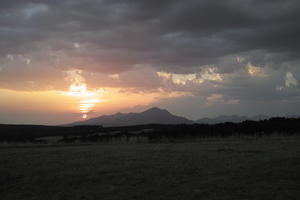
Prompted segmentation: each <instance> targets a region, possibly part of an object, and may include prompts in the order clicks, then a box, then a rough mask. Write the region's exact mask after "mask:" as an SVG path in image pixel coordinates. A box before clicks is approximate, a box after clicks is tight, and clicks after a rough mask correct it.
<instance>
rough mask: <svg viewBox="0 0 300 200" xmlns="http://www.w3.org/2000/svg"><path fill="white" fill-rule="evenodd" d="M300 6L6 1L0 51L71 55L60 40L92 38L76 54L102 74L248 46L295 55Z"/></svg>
mask: <svg viewBox="0 0 300 200" xmlns="http://www.w3.org/2000/svg"><path fill="white" fill-rule="evenodd" d="M299 9H300V3H299V1H293V0H289V1H283V0H277V1H276V0H275V1H269V0H264V1H255V0H246V1H237V0H228V1H216V0H209V1H208V0H202V1H196V0H190V1H179V0H178V1H177V0H169V1H149V0H147V1H146V0H139V1H138V0H127V1H126V0H125V1H124V0H122V1H121V0H109V1H108V0H107V1H105V0H103V1H95V0H94V1H79V0H72V1H71V0H61V1H58V0H57V1H56V0H54V1H45V0H44V1H43V0H40V1H38V0H36V1H34V0H32V1H26V0H24V1H5V0H4V1H1V3H0V15H1V17H0V36H1V38H2V39H1V47H0V53H1V54H2V55H3V56H5V55H6V54H8V53H9V54H14V53H19V54H21V53H26V52H38V51H40V49H43V48H46V47H48V48H49V49H51V50H54V51H57V50H64V51H66V52H67V55H68V56H69V57H72V56H75V55H74V52H73V50H72V46H71V45H69V46H68V45H64V43H67V42H70V43H73V42H77V43H84V44H90V45H92V46H93V49H91V51H93V52H89V51H88V50H87V51H85V52H81V55H76V56H81V57H84V58H88V59H90V60H94V61H95V62H98V63H99V66H98V67H94V68H93V69H92V70H99V71H102V72H110V70H112V71H114V72H117V71H123V70H126V69H128V68H131V67H132V66H134V65H136V64H148V65H153V66H154V67H156V68H158V69H160V70H166V71H173V72H188V71H192V70H193V69H194V68H195V67H198V66H201V65H204V64H215V63H217V59H218V58H219V57H223V56H226V55H232V54H239V53H242V52H250V51H253V50H264V51H265V52H266V53H283V54H285V55H286V56H289V58H298V57H297V56H298V55H299V49H300V41H299V40H300V39H299V38H300V37H298V35H299V33H300V28H299V26H298V23H297V19H299V18H300V16H299V15H300V14H299V12H298V11H299ZM57 41H58V42H57ZM60 41H64V42H60ZM295 55H296V56H295ZM103 65H105V66H108V67H109V68H110V70H108V69H107V68H103V67H101V66H103Z"/></svg>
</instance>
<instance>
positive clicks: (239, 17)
mask: <svg viewBox="0 0 300 200" xmlns="http://www.w3.org/2000/svg"><path fill="white" fill-rule="evenodd" d="M299 10H300V1H298V0H243V1H240V0H222V1H219V0H187V1H182V0H163V1H151V0H85V1H83V0H51V1H50V0H22V1H19V0H1V1H0V123H19V124H20V123H21V124H63V123H68V122H72V121H78V120H83V119H88V118H91V117H96V116H100V115H104V114H112V113H115V112H139V111H143V110H145V109H147V108H150V107H153V106H157V107H161V108H164V109H168V110H169V111H170V112H171V113H174V114H177V115H181V116H184V117H187V118H189V119H198V118H202V117H214V116H218V115H232V114H237V115H246V116H253V115H258V114H263V115H269V116H286V115H298V114H300V87H299V84H300V83H299V81H300V57H299V55H300V26H299V19H300V12H299Z"/></svg>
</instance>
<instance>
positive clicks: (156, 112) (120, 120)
mask: <svg viewBox="0 0 300 200" xmlns="http://www.w3.org/2000/svg"><path fill="white" fill-rule="evenodd" d="M191 123H193V121H191V120H188V119H186V118H184V117H179V116H176V115H173V114H171V113H170V112H169V111H167V110H165V109H161V108H158V107H152V108H150V109H148V110H145V111H143V112H140V113H116V114H114V115H104V116H99V117H96V118H91V119H88V120H85V121H80V122H75V123H72V124H71V125H72V126H74V125H103V126H106V127H107V126H132V125H141V124H191Z"/></svg>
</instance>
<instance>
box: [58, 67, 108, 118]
mask: <svg viewBox="0 0 300 200" xmlns="http://www.w3.org/2000/svg"><path fill="white" fill-rule="evenodd" d="M66 73H67V78H66V79H68V80H69V81H71V82H72V84H71V85H70V87H69V91H66V92H62V94H63V95H66V96H70V97H74V98H76V99H77V100H78V104H79V105H78V110H79V112H80V113H82V118H87V117H88V113H90V112H93V109H94V108H95V106H96V105H97V104H98V103H100V102H103V101H104V100H103V99H101V96H102V95H103V94H104V93H105V91H104V89H103V88H101V89H88V87H87V84H86V83H85V79H84V77H83V76H82V75H81V73H82V70H77V69H73V70H70V71H67V72H66Z"/></svg>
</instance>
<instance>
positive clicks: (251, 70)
mask: <svg viewBox="0 0 300 200" xmlns="http://www.w3.org/2000/svg"><path fill="white" fill-rule="evenodd" d="M247 71H248V74H249V75H250V76H258V77H266V73H265V71H264V70H263V69H262V68H261V67H258V66H254V65H252V64H251V63H248V64H247Z"/></svg>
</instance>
